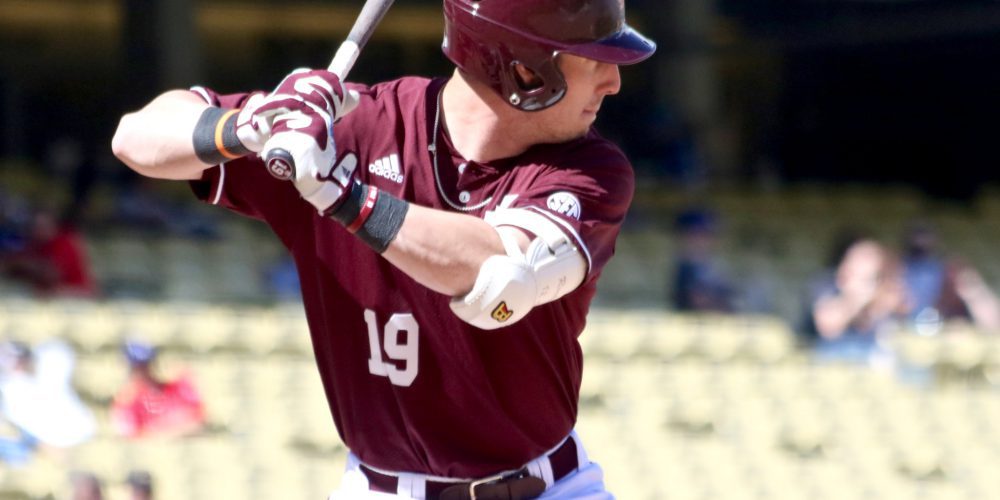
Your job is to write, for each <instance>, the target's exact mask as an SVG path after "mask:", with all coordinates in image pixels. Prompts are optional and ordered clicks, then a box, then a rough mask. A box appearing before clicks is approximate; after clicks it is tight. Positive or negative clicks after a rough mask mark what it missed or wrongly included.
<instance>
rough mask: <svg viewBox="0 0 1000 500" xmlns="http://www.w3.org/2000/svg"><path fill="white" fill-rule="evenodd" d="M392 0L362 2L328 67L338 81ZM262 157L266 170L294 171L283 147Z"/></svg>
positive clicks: (343, 78) (343, 75)
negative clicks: (351, 25) (363, 3)
mask: <svg viewBox="0 0 1000 500" xmlns="http://www.w3.org/2000/svg"><path fill="white" fill-rule="evenodd" d="M393 1H394V0H368V1H367V2H365V6H364V7H363V8H362V9H361V13H360V14H358V18H357V20H355V21H354V26H353V27H352V28H351V32H350V33H349V34H348V35H347V39H346V40H344V42H343V43H341V44H340V47H339V48H338V49H337V53H336V54H334V56H333V60H332V61H330V66H329V67H328V68H327V70H328V71H330V72H331V73H333V74H335V75H337V76H338V77H339V78H340V80H341V81H344V80H346V79H347V74H348V73H350V71H351V68H353V67H354V63H355V61H357V60H358V55H360V54H361V49H362V48H364V46H365V44H366V43H368V39H369V38H371V36H372V33H374V32H375V27H376V26H378V23H379V22H381V21H382V18H383V17H385V14H386V12H388V11H389V7H392V3H393ZM263 156H264V163H265V165H266V166H267V169H268V171H269V172H277V171H286V172H294V171H295V160H294V159H293V157H292V154H291V153H289V152H288V151H286V150H285V149H282V148H273V149H270V150H267V151H264V155H263Z"/></svg>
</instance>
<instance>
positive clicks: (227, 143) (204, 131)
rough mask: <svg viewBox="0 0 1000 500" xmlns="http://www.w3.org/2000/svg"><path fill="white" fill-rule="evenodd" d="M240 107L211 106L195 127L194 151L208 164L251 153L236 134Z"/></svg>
mask: <svg viewBox="0 0 1000 500" xmlns="http://www.w3.org/2000/svg"><path fill="white" fill-rule="evenodd" d="M238 116H239V110H238V109H222V108H218V107H214V106H211V107H209V108H207V109H205V111H204V112H202V114H201V118H199V119H198V124H197V125H195V127H194V133H193V134H192V136H191V139H192V141H193V143H194V153H195V154H196V155H197V156H198V159H199V160H201V161H202V162H204V163H206V164H208V165H218V164H220V163H223V162H226V161H228V160H235V159H237V158H240V157H243V156H245V155H246V154H248V153H250V150H249V149H247V148H246V147H245V146H244V145H243V143H242V142H240V138H239V137H238V136H237V135H236V119H237V117H238Z"/></svg>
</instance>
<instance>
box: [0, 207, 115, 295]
mask: <svg viewBox="0 0 1000 500" xmlns="http://www.w3.org/2000/svg"><path fill="white" fill-rule="evenodd" d="M0 274H4V275H6V276H7V277H9V278H11V279H14V280H18V281H21V282H24V283H26V284H28V285H30V286H31V287H32V288H33V289H34V290H35V292H36V293H38V294H39V295H41V296H52V295H61V296H77V297H93V296H95V295H96V294H97V286H96V285H95V283H94V279H93V277H92V273H91V271H90V263H89V261H88V259H87V254H86V251H85V250H84V246H83V242H82V239H81V236H80V234H79V233H78V232H77V231H76V229H75V228H74V227H73V226H71V225H68V224H60V223H59V221H58V220H57V219H56V216H55V214H53V213H52V212H50V211H48V210H39V211H37V212H36V213H35V214H34V216H33V217H32V220H31V226H30V229H29V234H28V238H27V242H26V244H25V246H24V248H23V249H22V250H20V251H17V252H14V253H12V254H10V255H7V256H5V257H0Z"/></svg>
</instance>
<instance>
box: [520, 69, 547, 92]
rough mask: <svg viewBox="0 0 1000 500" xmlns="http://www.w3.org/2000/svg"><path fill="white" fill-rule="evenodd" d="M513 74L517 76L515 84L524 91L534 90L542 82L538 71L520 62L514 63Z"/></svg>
mask: <svg viewBox="0 0 1000 500" xmlns="http://www.w3.org/2000/svg"><path fill="white" fill-rule="evenodd" d="M514 76H515V77H517V85H518V86H519V87H521V90H524V91H530V90H535V89H537V88H539V87H541V86H542V85H543V83H544V82H542V78H541V77H540V76H538V73H535V72H534V71H532V70H531V69H529V68H528V67H527V66H525V65H523V64H521V63H514Z"/></svg>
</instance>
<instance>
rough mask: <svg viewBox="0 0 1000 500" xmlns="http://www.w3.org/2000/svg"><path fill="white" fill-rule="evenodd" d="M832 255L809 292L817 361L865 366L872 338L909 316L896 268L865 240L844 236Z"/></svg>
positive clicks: (895, 261) (877, 246) (873, 344)
mask: <svg viewBox="0 0 1000 500" xmlns="http://www.w3.org/2000/svg"><path fill="white" fill-rule="evenodd" d="M836 253H837V255H839V257H838V258H836V266H835V267H834V268H833V269H832V270H831V271H829V272H828V274H827V276H826V277H824V278H823V279H822V280H821V281H820V282H819V283H818V285H817V286H816V287H815V289H814V291H813V299H812V301H811V304H812V305H811V311H810V312H811V316H810V319H811V321H810V323H811V327H812V328H811V329H812V336H813V337H814V339H815V341H816V349H817V352H818V353H819V354H820V355H821V357H827V358H842V359H846V360H854V361H866V360H868V358H869V355H870V354H872V352H873V351H874V350H875V349H876V348H877V347H878V346H877V343H876V341H877V335H878V333H879V332H880V331H881V330H882V329H883V328H886V327H889V326H893V325H896V324H898V322H899V321H901V320H903V319H904V318H905V317H906V315H907V314H908V312H909V308H910V305H909V302H908V300H907V296H906V285H905V281H904V280H903V272H902V266H901V265H900V263H899V261H898V259H896V258H895V257H894V256H893V255H892V254H891V253H890V252H889V251H888V250H887V249H886V248H885V247H883V246H882V245H881V244H880V243H878V242H877V241H875V240H873V239H870V238H867V237H857V236H849V237H847V238H846V239H845V240H843V241H842V242H841V243H839V244H838V245H837V252H836Z"/></svg>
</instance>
